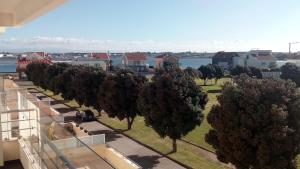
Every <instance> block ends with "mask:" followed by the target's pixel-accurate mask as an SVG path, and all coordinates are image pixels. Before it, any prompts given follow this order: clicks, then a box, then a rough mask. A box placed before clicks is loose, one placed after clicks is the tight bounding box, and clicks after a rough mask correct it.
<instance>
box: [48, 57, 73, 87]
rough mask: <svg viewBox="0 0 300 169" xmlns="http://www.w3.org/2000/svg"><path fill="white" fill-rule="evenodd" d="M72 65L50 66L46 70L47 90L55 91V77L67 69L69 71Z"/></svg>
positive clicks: (58, 64) (59, 64)
mask: <svg viewBox="0 0 300 169" xmlns="http://www.w3.org/2000/svg"><path fill="white" fill-rule="evenodd" d="M69 66H70V65H69V64H65V63H57V64H53V65H49V66H48V67H47V68H46V69H45V73H44V84H45V87H46V89H48V90H51V91H54V90H55V83H56V80H55V77H56V76H58V75H60V74H62V73H63V72H64V70H65V69H67V68H68V67H69Z"/></svg>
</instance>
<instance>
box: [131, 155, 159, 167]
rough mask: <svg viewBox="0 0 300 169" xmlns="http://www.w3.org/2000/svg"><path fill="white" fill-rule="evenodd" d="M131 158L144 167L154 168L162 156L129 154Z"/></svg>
mask: <svg viewBox="0 0 300 169" xmlns="http://www.w3.org/2000/svg"><path fill="white" fill-rule="evenodd" d="M128 158H130V159H131V160H133V161H134V162H136V163H137V164H138V165H140V166H141V167H142V168H147V169H149V168H153V167H155V166H156V164H158V163H159V161H158V159H159V158H161V156H138V155H130V156H128Z"/></svg>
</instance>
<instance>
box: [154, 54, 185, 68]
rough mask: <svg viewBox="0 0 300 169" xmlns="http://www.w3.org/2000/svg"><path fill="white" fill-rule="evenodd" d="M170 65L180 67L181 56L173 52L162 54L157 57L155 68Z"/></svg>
mask: <svg viewBox="0 0 300 169" xmlns="http://www.w3.org/2000/svg"><path fill="white" fill-rule="evenodd" d="M169 65H171V66H173V67H179V57H177V56H175V55H172V54H161V55H158V56H156V57H155V68H164V67H166V66H169Z"/></svg>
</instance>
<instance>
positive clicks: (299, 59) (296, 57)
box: [285, 52, 300, 66]
mask: <svg viewBox="0 0 300 169" xmlns="http://www.w3.org/2000/svg"><path fill="white" fill-rule="evenodd" d="M285 61H286V62H290V63H295V64H296V65H298V66H300V53H299V52H297V53H292V54H289V55H288V56H287V57H286V59H285Z"/></svg>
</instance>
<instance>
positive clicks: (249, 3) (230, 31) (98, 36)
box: [0, 0, 300, 52]
mask: <svg viewBox="0 0 300 169" xmlns="http://www.w3.org/2000/svg"><path fill="white" fill-rule="evenodd" d="M299 6H300V1H299V0H69V1H68V2H67V3H65V4H64V5H62V6H60V7H58V8H56V9H55V10H53V11H50V12H49V13H47V14H45V15H43V16H41V17H39V18H38V19H36V20H34V21H32V22H30V23H28V24H26V25H23V26H22V27H20V28H10V29H8V30H7V31H6V32H5V34H4V35H2V36H0V49H2V50H5V49H8V50H9V49H11V50H14V49H16V48H18V47H19V48H20V49H22V48H25V49H35V50H39V49H41V50H49V51H55V50H62V51H64V50H66V51H73V50H81V51H107V50H111V51H199V52H204V51H208V52H214V51H219V50H225V51H247V50H250V49H251V48H260V49H272V50H274V51H287V50H288V44H287V43H288V42H291V41H300V10H299ZM293 50H300V45H295V46H293Z"/></svg>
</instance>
